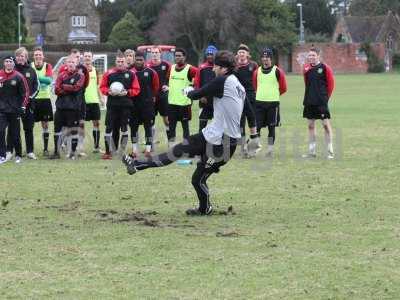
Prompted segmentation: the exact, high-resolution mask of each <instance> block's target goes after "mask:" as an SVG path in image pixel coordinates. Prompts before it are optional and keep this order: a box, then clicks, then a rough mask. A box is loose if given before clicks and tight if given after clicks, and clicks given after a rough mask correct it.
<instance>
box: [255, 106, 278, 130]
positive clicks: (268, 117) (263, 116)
mask: <svg viewBox="0 0 400 300" xmlns="http://www.w3.org/2000/svg"><path fill="white" fill-rule="evenodd" d="M279 104H280V103H279V102H278V101H274V102H266V101H256V104H255V108H256V120H257V126H258V127H259V128H261V127H266V126H280V125H281V116H280V108H279Z"/></svg>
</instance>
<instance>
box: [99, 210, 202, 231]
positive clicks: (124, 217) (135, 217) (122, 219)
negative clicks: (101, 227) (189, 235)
mask: <svg viewBox="0 0 400 300" xmlns="http://www.w3.org/2000/svg"><path fill="white" fill-rule="evenodd" d="M95 214H96V219H97V220H99V221H101V222H111V223H117V224H123V223H132V224H135V225H142V226H148V227H157V228H195V227H196V226H195V225H193V224H190V223H189V221H188V220H184V219H183V220H179V221H178V220H175V219H170V220H159V219H157V217H156V216H158V215H159V213H158V212H157V211H155V210H153V211H137V210H131V211H128V212H117V211H115V210H98V211H95Z"/></svg>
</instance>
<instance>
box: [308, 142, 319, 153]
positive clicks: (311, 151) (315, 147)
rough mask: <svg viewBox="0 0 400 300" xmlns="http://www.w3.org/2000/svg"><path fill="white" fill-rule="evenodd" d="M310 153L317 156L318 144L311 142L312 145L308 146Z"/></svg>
mask: <svg viewBox="0 0 400 300" xmlns="http://www.w3.org/2000/svg"><path fill="white" fill-rule="evenodd" d="M308 151H309V152H310V153H311V154H315V153H316V152H317V143H316V142H311V143H310V144H309V145H308Z"/></svg>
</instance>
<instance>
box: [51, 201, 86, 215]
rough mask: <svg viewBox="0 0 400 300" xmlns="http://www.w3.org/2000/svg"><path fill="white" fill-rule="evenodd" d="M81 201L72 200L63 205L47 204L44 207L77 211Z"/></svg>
mask: <svg viewBox="0 0 400 300" xmlns="http://www.w3.org/2000/svg"><path fill="white" fill-rule="evenodd" d="M80 205H81V202H80V201H71V202H67V203H65V204H63V205H46V206H43V207H44V208H49V209H56V210H58V211H60V212H71V211H76V210H78V208H79V207H80Z"/></svg>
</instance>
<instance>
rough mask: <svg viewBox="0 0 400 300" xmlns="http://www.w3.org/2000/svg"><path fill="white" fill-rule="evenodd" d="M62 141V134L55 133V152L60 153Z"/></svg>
mask: <svg viewBox="0 0 400 300" xmlns="http://www.w3.org/2000/svg"><path fill="white" fill-rule="evenodd" d="M59 143H60V136H59V135H58V134H55V135H54V154H58V147H59Z"/></svg>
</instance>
